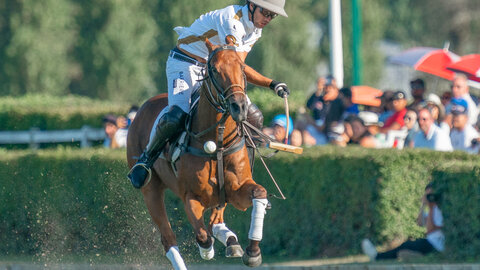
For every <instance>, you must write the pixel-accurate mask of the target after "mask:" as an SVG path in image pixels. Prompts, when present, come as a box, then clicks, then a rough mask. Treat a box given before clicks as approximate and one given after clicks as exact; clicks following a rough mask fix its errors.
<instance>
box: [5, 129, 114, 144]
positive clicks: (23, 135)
mask: <svg viewBox="0 0 480 270" xmlns="http://www.w3.org/2000/svg"><path fill="white" fill-rule="evenodd" d="M103 139H105V132H104V130H103V129H101V128H92V127H89V126H83V127H82V128H81V129H66V130H39V129H38V128H31V129H30V130H27V131H0V145H1V144H29V145H30V147H31V148H38V145H39V144H40V143H62V142H63V143H65V142H80V147H82V148H84V147H90V146H91V144H92V141H100V140H103Z"/></svg>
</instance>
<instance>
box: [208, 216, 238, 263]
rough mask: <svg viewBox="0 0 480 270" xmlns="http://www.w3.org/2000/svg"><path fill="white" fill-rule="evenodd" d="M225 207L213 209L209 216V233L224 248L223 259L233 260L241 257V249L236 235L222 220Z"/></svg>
mask: <svg viewBox="0 0 480 270" xmlns="http://www.w3.org/2000/svg"><path fill="white" fill-rule="evenodd" d="M224 211H225V207H222V208H221V209H217V208H214V209H213V210H212V214H211V215H210V222H209V231H210V232H212V234H213V236H214V237H215V238H217V240H219V241H220V242H221V243H222V244H223V245H224V246H225V247H226V249H225V257H228V258H235V257H242V255H243V249H242V247H241V246H240V243H238V238H237V235H236V234H235V233H234V232H232V231H231V230H230V229H229V228H228V227H227V226H226V225H225V221H224V219H223V213H224Z"/></svg>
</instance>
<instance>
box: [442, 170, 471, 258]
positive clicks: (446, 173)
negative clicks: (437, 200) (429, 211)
mask: <svg viewBox="0 0 480 270" xmlns="http://www.w3.org/2000/svg"><path fill="white" fill-rule="evenodd" d="M433 176H434V179H435V188H436V189H437V190H438V191H439V192H441V194H443V196H442V200H441V208H442V209H443V211H444V218H445V227H446V228H448V229H446V230H445V236H446V239H447V247H446V248H447V251H446V253H447V254H449V256H451V257H452V258H455V259H464V258H470V259H473V258H479V254H480V210H479V208H480V164H479V162H478V161H476V162H471V163H466V164H465V163H458V162H453V163H451V164H447V165H446V167H445V168H444V169H439V170H436V171H434V173H433Z"/></svg>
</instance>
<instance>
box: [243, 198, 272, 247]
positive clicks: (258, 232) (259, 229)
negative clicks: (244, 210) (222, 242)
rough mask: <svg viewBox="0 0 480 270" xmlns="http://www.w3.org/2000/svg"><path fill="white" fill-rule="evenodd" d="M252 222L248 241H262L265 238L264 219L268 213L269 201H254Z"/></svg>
mask: <svg viewBox="0 0 480 270" xmlns="http://www.w3.org/2000/svg"><path fill="white" fill-rule="evenodd" d="M252 202H253V209H252V220H251V221H250V231H249V232H248V239H250V240H255V241H260V240H262V236H263V218H264V217H265V214H266V213H267V211H266V208H267V204H268V200H267V199H253V200H252Z"/></svg>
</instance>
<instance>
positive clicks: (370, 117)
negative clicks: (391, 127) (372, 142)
mask: <svg viewBox="0 0 480 270" xmlns="http://www.w3.org/2000/svg"><path fill="white" fill-rule="evenodd" d="M358 117H360V119H362V120H363V124H364V125H365V126H366V127H367V130H368V132H370V134H372V135H373V136H376V135H377V134H378V133H380V128H381V127H382V126H383V123H380V122H379V121H378V115H377V114H376V113H374V112H369V111H363V112H359V113H358Z"/></svg>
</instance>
